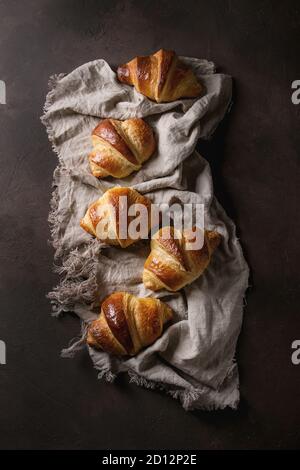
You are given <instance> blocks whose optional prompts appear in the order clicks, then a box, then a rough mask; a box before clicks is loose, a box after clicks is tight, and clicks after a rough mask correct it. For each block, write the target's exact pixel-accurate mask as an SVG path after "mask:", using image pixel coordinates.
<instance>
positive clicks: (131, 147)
mask: <svg viewBox="0 0 300 470" xmlns="http://www.w3.org/2000/svg"><path fill="white" fill-rule="evenodd" d="M92 143H93V150H92V152H91V153H90V154H89V162H90V168H91V171H92V173H93V175H94V176H96V177H97V178H104V177H106V176H113V177H115V178H125V176H128V175H130V173H132V172H133V171H137V170H139V169H140V168H141V166H142V163H144V162H145V161H146V160H148V158H150V157H151V155H152V154H153V152H154V150H155V148H156V142H155V138H154V135H153V131H152V129H151V127H150V126H149V125H148V124H147V123H146V122H145V121H143V119H126V120H125V121H119V120H117V119H103V121H101V122H100V123H99V124H98V126H97V127H95V129H94V130H93V132H92Z"/></svg>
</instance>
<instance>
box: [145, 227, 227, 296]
mask: <svg viewBox="0 0 300 470" xmlns="http://www.w3.org/2000/svg"><path fill="white" fill-rule="evenodd" d="M194 230H196V231H198V232H199V231H200V229H198V228H194ZM201 232H202V234H201V233H200V232H199V233H198V236H200V235H202V237H203V246H202V247H201V248H196V249H195V248H193V247H192V246H191V238H190V236H191V233H192V232H191V230H188V231H183V232H180V231H178V230H176V229H174V228H173V227H163V228H162V229H160V230H159V231H158V232H157V233H156V234H155V235H154V236H153V238H152V241H151V252H150V254H149V256H148V258H147V260H146V262H145V265H144V271H143V282H144V285H145V286H146V287H147V288H148V289H151V290H153V291H157V290H160V289H167V290H169V291H171V292H176V291H178V290H180V289H182V288H183V287H184V286H186V285H187V284H190V283H191V282H193V281H194V280H195V279H197V278H198V277H199V276H200V275H201V274H202V273H203V272H204V270H205V269H206V268H207V266H208V265H209V263H210V260H211V257H212V254H213V252H214V250H215V249H216V248H217V246H218V245H219V243H220V241H221V235H220V234H219V233H218V232H215V231H207V230H205V231H204V233H203V231H201Z"/></svg>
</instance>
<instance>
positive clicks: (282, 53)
mask: <svg viewBox="0 0 300 470" xmlns="http://www.w3.org/2000/svg"><path fill="white" fill-rule="evenodd" d="M161 47H165V48H173V49H175V50H176V51H177V52H178V53H179V54H182V55H190V56H195V57H203V58H207V59H210V60H213V61H215V62H216V64H217V65H218V67H219V70H221V71H225V72H227V73H230V74H231V75H232V76H233V77H234V106H233V109H232V112H231V113H230V115H229V116H228V117H227V118H226V120H225V121H224V122H223V123H222V125H221V126H220V127H219V129H218V130H217V132H216V133H215V136H214V138H213V140H212V141H211V142H209V143H199V150H200V151H201V152H202V154H203V156H205V157H206V158H208V160H209V161H210V163H211V166H212V171H213V176H214V181H215V188H216V193H217V196H218V198H219V200H220V202H221V203H222V204H223V206H224V207H225V209H226V210H227V212H228V214H229V215H230V216H231V217H233V219H234V220H235V222H236V223H237V227H238V233H239V236H240V239H241V242H242V244H243V247H244V249H245V254H246V256H247V259H248V261H249V264H250V266H251V269H252V277H251V285H252V287H251V289H250V290H249V292H248V297H247V302H248V305H247V308H246V309H245V320H244V325H243V330H242V334H241V337H240V340H239V346H238V362H239V365H240V373H241V374H240V375H241V395H242V399H241V404H240V407H239V410H238V411H236V412H234V411H231V410H226V411H222V412H185V411H184V410H183V409H182V408H181V407H180V405H179V404H178V403H177V402H176V401H174V400H172V399H171V398H168V397H167V396H165V395H163V394H161V393H160V392H152V391H146V390H143V389H140V388H138V387H136V386H134V385H130V384H129V383H128V380H127V378H126V377H122V378H120V379H119V380H117V382H116V383H115V385H107V384H105V383H103V382H100V381H98V380H97V379H96V371H95V370H94V369H93V368H92V365H91V361H90V359H89V357H88V355H87V353H86V352H82V353H81V354H78V356H77V357H76V358H75V359H74V360H67V359H61V358H60V357H59V351H60V349H61V348H63V347H64V346H66V345H67V343H68V341H69V340H70V339H71V338H72V337H74V336H75V335H76V334H77V333H78V327H79V323H78V320H76V319H75V317H73V316H72V315H67V316H65V317H64V318H62V319H61V320H55V319H52V318H51V317H50V315H49V311H50V307H49V303H48V301H47V300H46V299H45V294H46V292H47V291H49V290H50V289H51V287H52V286H53V284H55V283H56V282H57V277H56V276H55V275H54V274H52V273H51V265H52V257H53V250H52V249H51V248H50V247H49V246H47V243H46V241H47V239H48V238H49V229H48V225H47V214H48V209H49V206H48V204H49V199H50V192H51V181H52V172H53V170H54V168H55V165H56V157H55V155H54V154H53V153H52V151H51V148H50V144H49V143H48V140H47V136H46V132H45V129H44V128H43V127H42V125H41V124H40V121H39V117H40V115H41V112H42V106H43V104H44V100H45V95H46V91H47V81H48V77H49V76H50V75H51V74H53V73H59V72H70V71H71V70H72V69H74V68H75V67H76V66H78V65H80V64H82V63H84V62H87V61H89V60H92V59H96V58H104V59H106V60H107V61H108V62H109V63H110V64H112V65H116V64H118V63H120V62H124V61H126V60H127V59H129V58H132V57H133V56H135V55H137V54H148V53H150V52H153V51H155V50H157V49H158V48H161ZM299 57H300V6H299V2H298V1H285V2H282V1H241V0H232V1H229V0H227V1H225V0H224V1H221V0H219V1H217V0H209V1H188V0H184V1H182V0H180V1H174V0H173V1H171V0H169V1H155V0H152V1H122V2H121V1H112V0H109V1H100V0H99V1H80V0H78V1H75V0H73V1H67V0H39V1H38V0H27V1H26V2H21V1H15V0H4V1H0V79H2V80H5V82H6V84H7V105H6V106H3V105H1V106H0V129H1V133H0V136H1V142H0V152H1V173H0V178H1V184H0V206H1V208H0V216H1V231H0V258H1V311H0V312H1V313H0V314H1V320H0V321H1V323H0V339H2V340H5V341H6V343H7V348H8V357H7V360H8V363H7V365H6V366H0V413H1V414H0V447H1V448H2V449H3V448H40V449H45V448H50V449H51V448H52V449H53V448H60V449H66V448H71V449H87V448H102V449H103V448H112V449H116V448H119V449H122V448H123V449H127V448H131V449H135V448H147V449H151V448H153V449H155V448H161V449H163V448H166V449H170V448H199V449H202V448H209V449H223V448H270V447H271V448H291V447H299V444H300V429H299V419H300V403H299V399H300V365H299V366H298V367H297V366H294V365H292V363H291V358H290V356H291V343H292V341H293V340H294V339H300V315H299V302H298V300H297V294H298V293H299V261H298V260H297V254H298V253H297V248H298V245H299V235H300V234H299V211H298V204H297V203H298V189H299V150H300V132H299V115H300V105H299V106H294V105H293V104H292V103H291V82H292V81H293V80H296V79H300V61H299ZM298 298H299V297H298Z"/></svg>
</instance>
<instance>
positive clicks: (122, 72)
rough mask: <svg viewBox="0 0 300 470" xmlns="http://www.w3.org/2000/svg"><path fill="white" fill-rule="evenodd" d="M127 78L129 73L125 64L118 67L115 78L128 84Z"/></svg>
mask: <svg viewBox="0 0 300 470" xmlns="http://www.w3.org/2000/svg"><path fill="white" fill-rule="evenodd" d="M129 76H130V73H129V69H128V67H127V64H123V65H119V67H118V69H117V77H118V79H119V81H120V82H123V83H128V79H129Z"/></svg>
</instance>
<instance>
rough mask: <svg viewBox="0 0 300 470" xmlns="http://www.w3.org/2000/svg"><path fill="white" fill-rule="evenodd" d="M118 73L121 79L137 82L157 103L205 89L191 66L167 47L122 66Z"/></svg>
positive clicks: (146, 94) (197, 93)
mask: <svg viewBox="0 0 300 470" xmlns="http://www.w3.org/2000/svg"><path fill="white" fill-rule="evenodd" d="M117 75H118V79H119V80H120V82H123V83H127V84H128V85H134V86H135V88H136V90H137V91H139V92H140V93H142V94H143V95H145V96H147V97H148V98H150V99H151V100H154V101H157V102H158V103H161V102H163V101H165V102H169V101H175V100H178V99H179V98H195V97H197V96H199V95H200V94H201V93H202V91H203V87H202V85H201V84H200V83H199V81H198V80H197V78H196V76H195V75H194V72H193V71H192V69H191V68H190V67H188V66H187V65H185V64H184V63H183V62H181V61H180V60H179V58H178V57H177V55H176V53H175V52H174V51H165V50H164V49H161V50H159V51H158V52H156V53H155V54H152V55H149V56H146V57H135V59H132V60H131V61H130V62H128V63H127V64H124V65H120V66H119V67H118V71H117Z"/></svg>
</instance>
